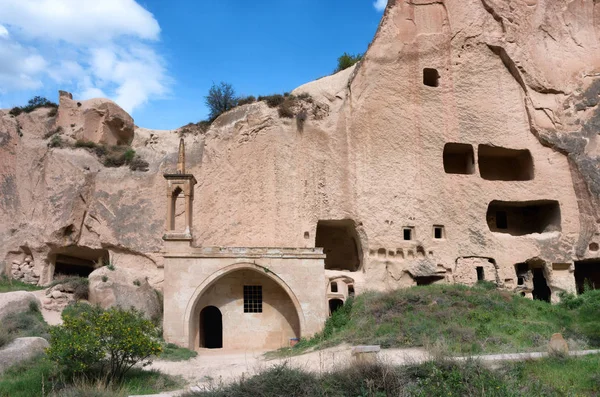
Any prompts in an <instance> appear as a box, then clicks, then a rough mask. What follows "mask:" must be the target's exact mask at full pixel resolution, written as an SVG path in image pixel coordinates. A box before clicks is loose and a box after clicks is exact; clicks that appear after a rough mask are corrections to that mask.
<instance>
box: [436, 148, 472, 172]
mask: <svg viewBox="0 0 600 397" xmlns="http://www.w3.org/2000/svg"><path fill="white" fill-rule="evenodd" d="M443 156H444V172H446V174H463V175H469V174H473V173H475V155H474V154H473V146H471V145H468V144H465V143H447V144H445V145H444V155H443Z"/></svg>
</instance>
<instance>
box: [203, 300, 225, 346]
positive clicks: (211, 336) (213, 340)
mask: <svg viewBox="0 0 600 397" xmlns="http://www.w3.org/2000/svg"><path fill="white" fill-rule="evenodd" d="M200 347H204V348H207V349H220V348H222V347H223V316H222V315H221V311H220V310H219V309H218V308H216V307H214V306H207V307H205V308H204V309H202V311H201V312H200Z"/></svg>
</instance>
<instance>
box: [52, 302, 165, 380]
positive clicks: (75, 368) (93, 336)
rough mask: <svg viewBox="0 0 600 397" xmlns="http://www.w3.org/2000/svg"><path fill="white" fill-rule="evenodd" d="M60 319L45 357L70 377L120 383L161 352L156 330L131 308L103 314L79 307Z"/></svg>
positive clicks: (101, 311) (101, 310)
mask: <svg viewBox="0 0 600 397" xmlns="http://www.w3.org/2000/svg"><path fill="white" fill-rule="evenodd" d="M62 317H63V324H62V325H59V326H56V327H52V328H51V330H50V348H49V349H48V351H47V354H48V357H49V358H50V359H51V360H52V361H55V362H56V363H58V364H59V365H61V366H62V367H63V368H64V369H65V370H66V371H67V373H69V374H70V375H76V374H86V375H92V376H93V375H98V376H100V377H102V378H105V379H106V381H107V382H118V383H120V382H121V381H122V380H123V377H124V376H125V374H126V373H127V371H129V370H130V369H131V368H132V367H133V366H134V365H136V364H137V363H141V364H142V365H144V366H145V365H148V364H150V361H149V358H150V357H151V356H157V355H159V354H160V353H161V351H162V347H161V343H160V341H159V338H158V330H157V329H156V327H155V326H154V325H153V324H152V322H151V321H149V320H147V319H145V318H144V317H143V315H142V313H141V312H139V311H137V310H135V309H133V308H132V309H130V310H123V309H120V308H110V309H108V310H103V309H101V308H99V307H92V306H89V305H86V304H83V303H82V304H76V305H74V306H73V307H72V308H70V309H69V310H65V312H63V316H62Z"/></svg>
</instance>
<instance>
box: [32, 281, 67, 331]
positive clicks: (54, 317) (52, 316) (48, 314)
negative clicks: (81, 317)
mask: <svg viewBox="0 0 600 397" xmlns="http://www.w3.org/2000/svg"><path fill="white" fill-rule="evenodd" d="M31 293H32V294H34V295H35V296H36V297H37V298H38V299H39V300H40V302H43V301H44V299H46V290H45V289H42V290H38V291H31ZM40 311H41V312H42V317H44V320H46V322H47V323H48V325H59V324H62V318H61V317H60V313H61V312H58V311H54V310H46V309H44V305H42V306H41V307H40Z"/></svg>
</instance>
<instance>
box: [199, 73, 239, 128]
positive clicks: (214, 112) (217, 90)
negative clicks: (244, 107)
mask: <svg viewBox="0 0 600 397" xmlns="http://www.w3.org/2000/svg"><path fill="white" fill-rule="evenodd" d="M205 101H206V106H208V110H209V112H210V113H209V119H210V120H214V119H216V118H217V117H219V116H220V115H221V114H223V113H225V112H226V111H228V110H230V109H232V108H234V107H236V106H237V105H238V98H237V97H236V95H235V90H234V89H233V86H232V85H231V84H229V83H225V82H221V83H219V84H214V83H213V85H212V87H210V90H209V91H208V95H207V96H206V97H205Z"/></svg>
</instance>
